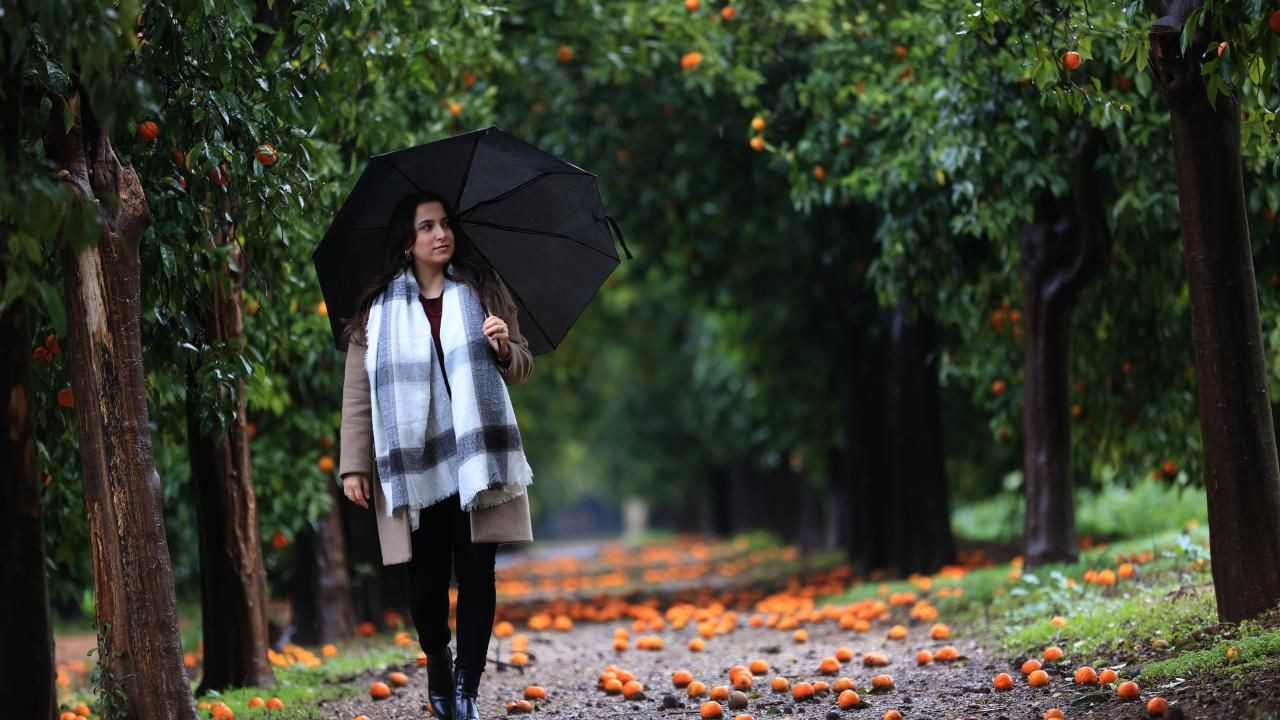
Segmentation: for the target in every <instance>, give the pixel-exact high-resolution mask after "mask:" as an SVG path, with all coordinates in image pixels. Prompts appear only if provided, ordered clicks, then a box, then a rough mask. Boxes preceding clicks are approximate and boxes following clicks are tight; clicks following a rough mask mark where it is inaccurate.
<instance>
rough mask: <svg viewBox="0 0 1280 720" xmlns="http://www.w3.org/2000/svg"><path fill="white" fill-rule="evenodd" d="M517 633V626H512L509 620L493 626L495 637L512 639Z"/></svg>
mask: <svg viewBox="0 0 1280 720" xmlns="http://www.w3.org/2000/svg"><path fill="white" fill-rule="evenodd" d="M515 631H516V626H515V625H512V624H511V623H510V621H507V620H502V621H500V622H498V623H495V624H494V626H493V634H494V636H495V637H500V638H504V637H511V635H512V633H514V632H515Z"/></svg>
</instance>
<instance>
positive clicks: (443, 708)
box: [427, 645, 457, 720]
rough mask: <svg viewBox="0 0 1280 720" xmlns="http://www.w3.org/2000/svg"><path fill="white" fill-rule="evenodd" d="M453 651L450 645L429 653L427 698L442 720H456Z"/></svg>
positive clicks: (434, 711) (432, 709) (436, 714)
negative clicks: (450, 649) (450, 650)
mask: <svg viewBox="0 0 1280 720" xmlns="http://www.w3.org/2000/svg"><path fill="white" fill-rule="evenodd" d="M454 692H455V691H454V678H453V653H451V652H449V646H448V645H445V646H444V649H443V650H441V651H439V652H434V653H428V654H427V698H428V699H430V701H431V712H432V713H433V714H434V715H435V716H436V717H438V718H441V720H454V718H456V717H457V715H456V713H455V711H454Z"/></svg>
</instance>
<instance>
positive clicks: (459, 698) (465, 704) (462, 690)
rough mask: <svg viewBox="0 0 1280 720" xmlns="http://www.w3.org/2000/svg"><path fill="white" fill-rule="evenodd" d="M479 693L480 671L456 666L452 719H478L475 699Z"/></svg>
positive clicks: (478, 710) (478, 714)
mask: <svg viewBox="0 0 1280 720" xmlns="http://www.w3.org/2000/svg"><path fill="white" fill-rule="evenodd" d="M479 695H480V671H476V670H472V669H471V668H461V667H460V668H458V680H457V689H456V690H455V691H454V708H455V710H454V715H453V717H454V720H480V709H479V708H478V707H477V706H476V699H477V697H478V696H479Z"/></svg>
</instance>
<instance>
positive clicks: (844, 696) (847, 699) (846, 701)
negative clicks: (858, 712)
mask: <svg viewBox="0 0 1280 720" xmlns="http://www.w3.org/2000/svg"><path fill="white" fill-rule="evenodd" d="M836 703H837V704H839V705H840V709H841V710H848V709H850V708H855V707H857V706H858V705H860V704H862V698H860V697H858V693H856V692H854V691H852V690H844V691H842V692H841V693H840V697H838V698H836Z"/></svg>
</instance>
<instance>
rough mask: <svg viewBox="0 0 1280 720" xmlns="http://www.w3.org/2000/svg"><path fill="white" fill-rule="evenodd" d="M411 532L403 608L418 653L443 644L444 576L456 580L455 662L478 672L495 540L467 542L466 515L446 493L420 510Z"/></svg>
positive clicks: (491, 593) (485, 644)
mask: <svg viewBox="0 0 1280 720" xmlns="http://www.w3.org/2000/svg"><path fill="white" fill-rule="evenodd" d="M420 512H421V514H420V515H419V516H418V518H419V522H418V529H417V530H414V531H413V533H412V540H413V559H412V560H410V561H409V611H410V613H411V614H412V616H413V625H414V628H415V629H416V630H417V631H418V642H419V643H420V644H421V645H422V650H423V651H424V652H428V653H431V652H438V651H440V650H442V649H444V647H445V646H446V645H448V644H449V637H450V632H449V576H450V573H451V572H452V573H453V574H455V575H456V576H457V578H458V623H457V626H458V651H457V654H456V662H455V665H456V666H457V667H460V668H467V669H470V670H475V671H477V672H483V671H484V666H485V655H486V654H487V653H488V651H489V636H490V635H491V634H492V633H493V614H494V611H495V609H496V608H497V591H496V589H495V588H494V579H493V564H494V557H495V554H496V551H497V549H498V545H497V543H472V542H471V517H470V515H469V514H468V513H466V512H464V511H463V510H462V506H461V505H460V504H459V502H458V496H457V495H452V496H450V497H448V498H446V499H444V500H441V501H440V502H438V503H435V504H433V505H431V506H429V507H426V508H423V509H422V510H421V511H420Z"/></svg>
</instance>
